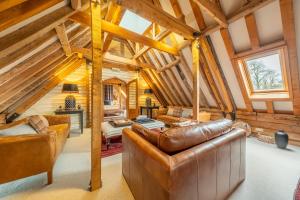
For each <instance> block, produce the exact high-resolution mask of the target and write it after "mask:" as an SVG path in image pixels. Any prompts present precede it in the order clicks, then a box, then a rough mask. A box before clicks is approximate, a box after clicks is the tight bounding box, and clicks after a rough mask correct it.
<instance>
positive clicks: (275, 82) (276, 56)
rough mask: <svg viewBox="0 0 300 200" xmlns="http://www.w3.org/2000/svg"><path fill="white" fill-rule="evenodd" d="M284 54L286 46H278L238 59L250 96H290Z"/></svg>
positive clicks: (268, 97) (253, 97)
mask: <svg viewBox="0 0 300 200" xmlns="http://www.w3.org/2000/svg"><path fill="white" fill-rule="evenodd" d="M286 54H287V53H286V48H285V47H280V48H278V49H275V50H271V51H268V52H264V53H260V54H255V55H250V56H247V57H244V58H240V59H239V60H238V63H239V67H240V71H241V74H242V77H243V79H244V83H245V86H246V88H247V92H248V94H249V97H250V98H252V99H262V98H266V99H272V98H275V97H276V98H290V95H289V90H288V88H289V81H288V78H287V74H288V73H287V70H288V69H287V66H286V64H285V57H287V56H285V55H286Z"/></svg>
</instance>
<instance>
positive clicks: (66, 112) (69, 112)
mask: <svg viewBox="0 0 300 200" xmlns="http://www.w3.org/2000/svg"><path fill="white" fill-rule="evenodd" d="M54 113H55V114H56V115H73V114H78V115H79V124H80V130H81V134H82V133H83V110H82V109H75V110H65V109H61V110H60V109H58V110H56V111H55V112H54Z"/></svg>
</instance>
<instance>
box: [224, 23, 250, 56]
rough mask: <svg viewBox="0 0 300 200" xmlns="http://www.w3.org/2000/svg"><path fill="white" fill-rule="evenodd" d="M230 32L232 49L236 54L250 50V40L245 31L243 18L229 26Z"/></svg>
mask: <svg viewBox="0 0 300 200" xmlns="http://www.w3.org/2000/svg"><path fill="white" fill-rule="evenodd" d="M228 30H229V32H230V35H231V38H232V42H233V46H234V49H235V50H236V52H241V51H245V50H248V49H250V47H251V44H250V38H249V35H248V31H247V26H246V22H245V19H244V18H241V19H239V20H237V21H235V22H233V23H231V24H229V27H228Z"/></svg>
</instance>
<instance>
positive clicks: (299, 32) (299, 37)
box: [294, 0, 300, 74]
mask: <svg viewBox="0 0 300 200" xmlns="http://www.w3.org/2000/svg"><path fill="white" fill-rule="evenodd" d="M299 11H300V1H299V0H296V1H294V15H295V18H294V19H295V28H296V41H297V53H298V67H299V74H300V12H299Z"/></svg>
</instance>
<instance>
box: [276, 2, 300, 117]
mask: <svg viewBox="0 0 300 200" xmlns="http://www.w3.org/2000/svg"><path fill="white" fill-rule="evenodd" d="M279 2H280V11H281V18H282V25H283V37H284V40H285V41H286V44H287V47H288V50H289V68H290V72H291V82H292V92H293V108H294V114H295V115H300V83H299V68H298V64H299V63H298V57H297V43H296V32H295V19H294V6H293V0H280V1H279Z"/></svg>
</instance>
